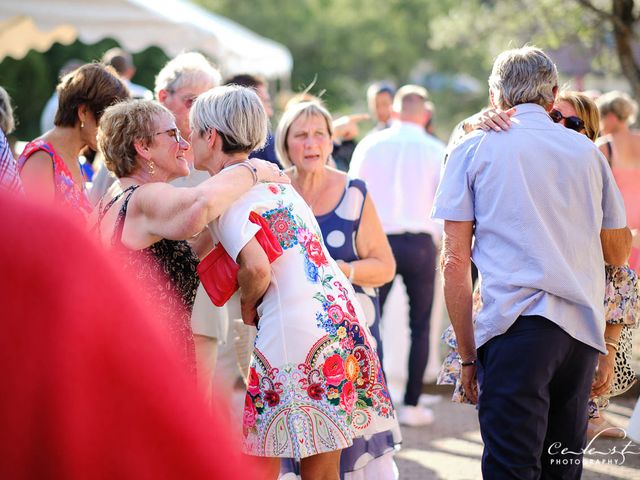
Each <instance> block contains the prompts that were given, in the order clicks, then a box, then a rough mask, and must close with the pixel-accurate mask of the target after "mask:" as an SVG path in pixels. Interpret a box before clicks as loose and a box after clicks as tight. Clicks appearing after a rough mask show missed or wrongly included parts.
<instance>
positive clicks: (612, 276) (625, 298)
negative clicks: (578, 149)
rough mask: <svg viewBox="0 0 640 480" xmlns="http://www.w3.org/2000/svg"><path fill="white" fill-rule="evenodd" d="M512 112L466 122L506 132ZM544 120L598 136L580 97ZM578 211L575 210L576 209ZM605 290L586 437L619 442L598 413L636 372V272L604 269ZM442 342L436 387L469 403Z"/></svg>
mask: <svg viewBox="0 0 640 480" xmlns="http://www.w3.org/2000/svg"><path fill="white" fill-rule="evenodd" d="M515 111H516V107H514V108H512V109H510V110H507V111H505V112H502V111H496V110H493V109H490V110H487V111H485V112H483V113H482V114H481V115H480V116H479V117H477V120H475V121H471V122H470V125H471V127H472V129H473V128H481V129H483V130H489V129H493V130H496V131H502V130H508V129H509V127H510V126H511V120H510V117H511V115H513V114H514V113H515ZM549 116H550V117H551V119H552V120H553V121H554V122H555V123H559V124H561V125H563V126H564V127H566V128H569V129H571V130H575V131H577V132H579V133H582V134H584V135H586V136H587V137H589V138H590V139H591V140H592V141H596V139H597V138H598V135H599V133H600V115H599V114H598V107H597V106H596V103H595V102H594V101H593V100H592V99H591V98H589V97H588V96H587V95H585V94H584V93H581V92H573V91H562V92H560V93H559V94H558V96H557V97H556V101H555V103H554V105H553V109H552V110H551V111H550V112H549ZM576 208H579V207H576ZM605 276H606V289H605V296H604V306H605V320H606V327H605V331H604V337H605V344H606V347H607V351H608V355H599V356H598V367H597V370H596V376H595V379H594V382H593V386H592V392H591V393H592V398H591V399H590V400H589V417H590V419H589V425H588V430H587V432H588V435H589V436H590V437H594V436H596V435H598V436H604V437H613V438H622V437H624V432H623V431H622V430H621V429H617V428H612V427H613V425H611V424H610V423H609V422H608V421H607V420H606V419H604V417H602V416H601V415H600V413H599V411H600V410H601V409H603V408H606V407H607V406H608V404H609V399H610V397H612V396H616V395H620V394H622V393H624V392H626V391H627V390H629V389H630V388H631V387H632V386H633V385H634V383H635V382H636V377H635V372H634V370H633V368H632V366H631V364H630V361H631V357H632V352H631V348H632V333H633V331H632V329H633V328H636V327H637V325H638V322H639V321H640V292H639V283H638V277H637V275H636V273H635V272H634V271H633V270H632V269H631V268H630V267H629V266H628V265H627V266H623V267H616V266H611V265H605ZM481 308H482V298H481V297H480V289H479V285H478V286H476V288H475V290H474V302H473V311H474V314H475V313H476V312H478V311H479V310H480V309H481ZM442 339H443V341H444V342H445V343H446V344H447V345H448V346H449V347H450V348H451V351H450V352H449V354H448V355H447V358H446V359H445V361H444V362H443V365H442V369H441V371H440V374H439V376H438V383H439V384H453V385H455V390H454V394H453V397H452V400H453V401H454V402H459V403H469V401H468V398H467V397H466V394H465V393H464V390H463V389H462V385H461V383H460V381H459V379H460V365H459V359H458V355H457V342H456V339H455V335H454V333H453V329H452V328H451V327H449V328H447V330H445V332H444V333H443V335H442Z"/></svg>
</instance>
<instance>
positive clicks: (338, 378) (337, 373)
mask: <svg viewBox="0 0 640 480" xmlns="http://www.w3.org/2000/svg"><path fill="white" fill-rule="evenodd" d="M322 373H323V374H324V378H326V379H327V383H328V384H329V385H333V386H338V385H340V383H341V382H342V380H344V361H343V360H342V357H341V356H340V355H338V354H337V353H336V354H335V355H331V356H330V357H329V358H327V359H326V360H325V361H324V365H323V366H322Z"/></svg>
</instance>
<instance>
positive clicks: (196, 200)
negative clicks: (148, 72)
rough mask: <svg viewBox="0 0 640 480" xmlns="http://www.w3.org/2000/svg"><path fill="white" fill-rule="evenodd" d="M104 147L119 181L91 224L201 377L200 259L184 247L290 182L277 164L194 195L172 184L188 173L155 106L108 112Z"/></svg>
mask: <svg viewBox="0 0 640 480" xmlns="http://www.w3.org/2000/svg"><path fill="white" fill-rule="evenodd" d="M98 148H99V149H100V151H101V152H102V154H103V155H104V160H105V164H106V165H107V167H108V168H109V169H110V170H111V171H112V172H113V173H114V174H115V176H116V177H117V179H118V181H117V182H116V183H114V184H113V186H112V187H111V189H110V190H109V191H108V192H107V194H106V195H105V196H104V197H103V198H102V200H101V201H100V202H99V204H98V206H97V207H96V210H95V211H94V214H93V216H92V218H91V224H92V225H93V226H94V228H95V230H96V231H97V233H98V235H99V237H100V240H101V242H102V243H103V244H104V245H106V246H109V247H112V248H113V249H114V250H116V252H117V253H118V254H120V255H122V260H123V267H124V268H125V269H126V270H127V272H128V273H129V274H130V275H133V276H134V278H136V280H138V281H139V282H140V283H141V285H142V289H141V290H142V293H143V296H144V297H145V299H146V300H147V301H148V302H150V303H153V304H154V305H158V304H159V305H160V308H161V309H162V310H163V311H164V312H165V313H166V318H167V320H169V321H170V322H171V324H170V325H169V328H170V330H171V331H172V334H173V338H174V339H175V340H176V343H177V345H178V347H179V349H180V350H181V353H182V356H183V358H184V360H185V363H186V365H187V366H188V368H189V369H190V370H192V371H194V370H195V352H194V345H193V335H192V332H191V325H190V315H191V309H192V307H193V301H194V298H195V294H196V289H197V287H198V282H199V280H198V276H197V273H196V267H197V265H198V257H197V256H196V255H195V253H194V252H193V251H192V249H191V248H190V246H189V244H188V243H187V242H186V240H187V239H192V238H194V237H197V236H198V235H199V234H200V233H201V232H202V230H203V229H204V228H205V227H206V225H207V224H208V223H209V222H211V221H212V220H214V219H216V218H217V217H218V216H219V215H220V214H221V213H222V212H224V210H225V209H226V208H227V207H229V206H230V205H231V204H232V203H233V202H234V201H235V200H237V199H238V198H240V196H242V195H243V194H244V193H245V192H247V191H248V190H249V189H250V188H251V187H253V186H254V185H255V184H256V183H257V182H258V181H275V182H288V178H287V177H286V176H283V175H281V171H280V170H279V169H278V168H277V167H276V166H275V165H273V164H272V163H269V162H265V161H262V160H251V161H247V162H243V163H242V164H240V167H239V168H234V169H230V170H228V171H225V172H223V173H221V174H220V175H216V176H215V177H212V178H210V179H208V180H206V181H204V182H203V183H201V184H200V185H198V186H196V187H192V188H177V187H174V186H172V185H170V184H168V182H169V181H171V180H173V179H175V178H178V177H182V176H185V175H188V174H189V164H188V162H187V160H186V159H185V152H186V151H187V150H188V149H189V148H190V145H189V143H188V142H187V141H186V140H185V139H183V138H182V137H181V135H180V130H179V129H178V128H177V127H176V122H175V118H174V116H173V114H172V113H171V112H170V111H169V110H168V109H167V108H165V107H163V106H162V105H160V104H159V103H157V102H155V101H151V100H130V101H127V102H122V103H119V104H117V105H114V106H112V107H109V108H108V109H107V110H106V111H105V113H104V116H103V118H102V120H101V121H100V128H99V130H98Z"/></svg>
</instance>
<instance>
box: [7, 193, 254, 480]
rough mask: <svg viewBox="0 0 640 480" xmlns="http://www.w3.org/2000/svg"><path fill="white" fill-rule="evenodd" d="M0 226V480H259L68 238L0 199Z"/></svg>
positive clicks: (159, 340)
mask: <svg viewBox="0 0 640 480" xmlns="http://www.w3.org/2000/svg"><path fill="white" fill-rule="evenodd" d="M0 219H1V222H2V224H1V226H0V266H1V270H0V271H1V273H2V277H1V280H0V283H1V284H0V309H1V310H0V325H1V328H0V385H1V386H0V478H3V479H4V478H6V479H9V478H11V479H41V478H47V479H63V478H64V479H65V480H75V479H131V478H136V479H177V478H181V479H204V478H206V479H227V478H229V479H231V478H233V479H243V478H246V479H255V478H261V474H260V472H259V471H258V470H256V467H255V465H254V464H253V462H252V460H251V459H250V458H248V457H246V456H244V455H242V454H241V453H240V450H239V448H238V444H237V442H236V441H235V437H234V436H233V432H234V431H235V430H233V429H232V428H231V427H230V426H229V425H228V424H227V422H226V420H225V419H224V417H223V416H222V414H220V413H219V412H221V411H226V410H222V409H221V408H219V409H218V410H217V411H216V410H215V407H214V412H213V414H211V413H209V411H208V409H207V407H205V405H204V403H203V400H202V399H201V398H200V394H199V393H198V392H197V390H196V385H195V382H194V380H193V379H192V378H190V377H189V376H188V375H187V374H186V372H184V371H183V369H182V367H181V364H180V362H179V360H178V357H177V354H176V352H174V351H173V349H172V343H171V342H170V339H169V338H168V337H167V334H166V333H165V332H164V331H163V330H162V325H163V323H162V322H161V321H159V320H158V318H157V317H155V316H154V313H153V312H149V311H143V309H142V307H141V306H140V304H139V303H138V302H137V301H136V299H135V294H136V289H135V288H130V286H129V284H128V282H127V280H126V278H124V277H123V276H122V275H121V274H120V273H119V272H118V271H117V270H116V269H115V268H113V267H112V266H111V264H110V262H109V261H108V259H107V258H106V257H105V255H104V253H103V252H102V251H100V250H99V247H97V246H96V245H94V243H93V241H92V240H90V239H89V237H88V236H87V234H85V233H84V232H83V231H82V229H81V228H80V227H78V226H76V225H75V224H74V223H73V222H72V221H71V220H70V219H67V218H66V217H64V216H63V215H62V214H61V213H57V212H53V211H51V210H45V209H44V208H43V207H38V206H35V205H32V204H28V203H25V201H24V200H20V199H15V198H12V197H9V196H6V195H0Z"/></svg>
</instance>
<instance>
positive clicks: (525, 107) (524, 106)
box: [514, 103, 551, 121]
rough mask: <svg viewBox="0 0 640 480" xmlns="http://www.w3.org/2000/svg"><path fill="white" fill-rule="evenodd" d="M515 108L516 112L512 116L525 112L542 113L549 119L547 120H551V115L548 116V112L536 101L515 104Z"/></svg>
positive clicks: (524, 113) (525, 113)
mask: <svg viewBox="0 0 640 480" xmlns="http://www.w3.org/2000/svg"><path fill="white" fill-rule="evenodd" d="M515 108H516V113H515V114H514V117H519V116H520V115H527V114H542V115H544V116H545V117H546V118H547V119H549V121H551V117H549V113H548V112H547V111H546V110H545V109H544V108H543V107H541V106H540V105H538V104H537V103H521V104H520V105H516V107H515Z"/></svg>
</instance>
